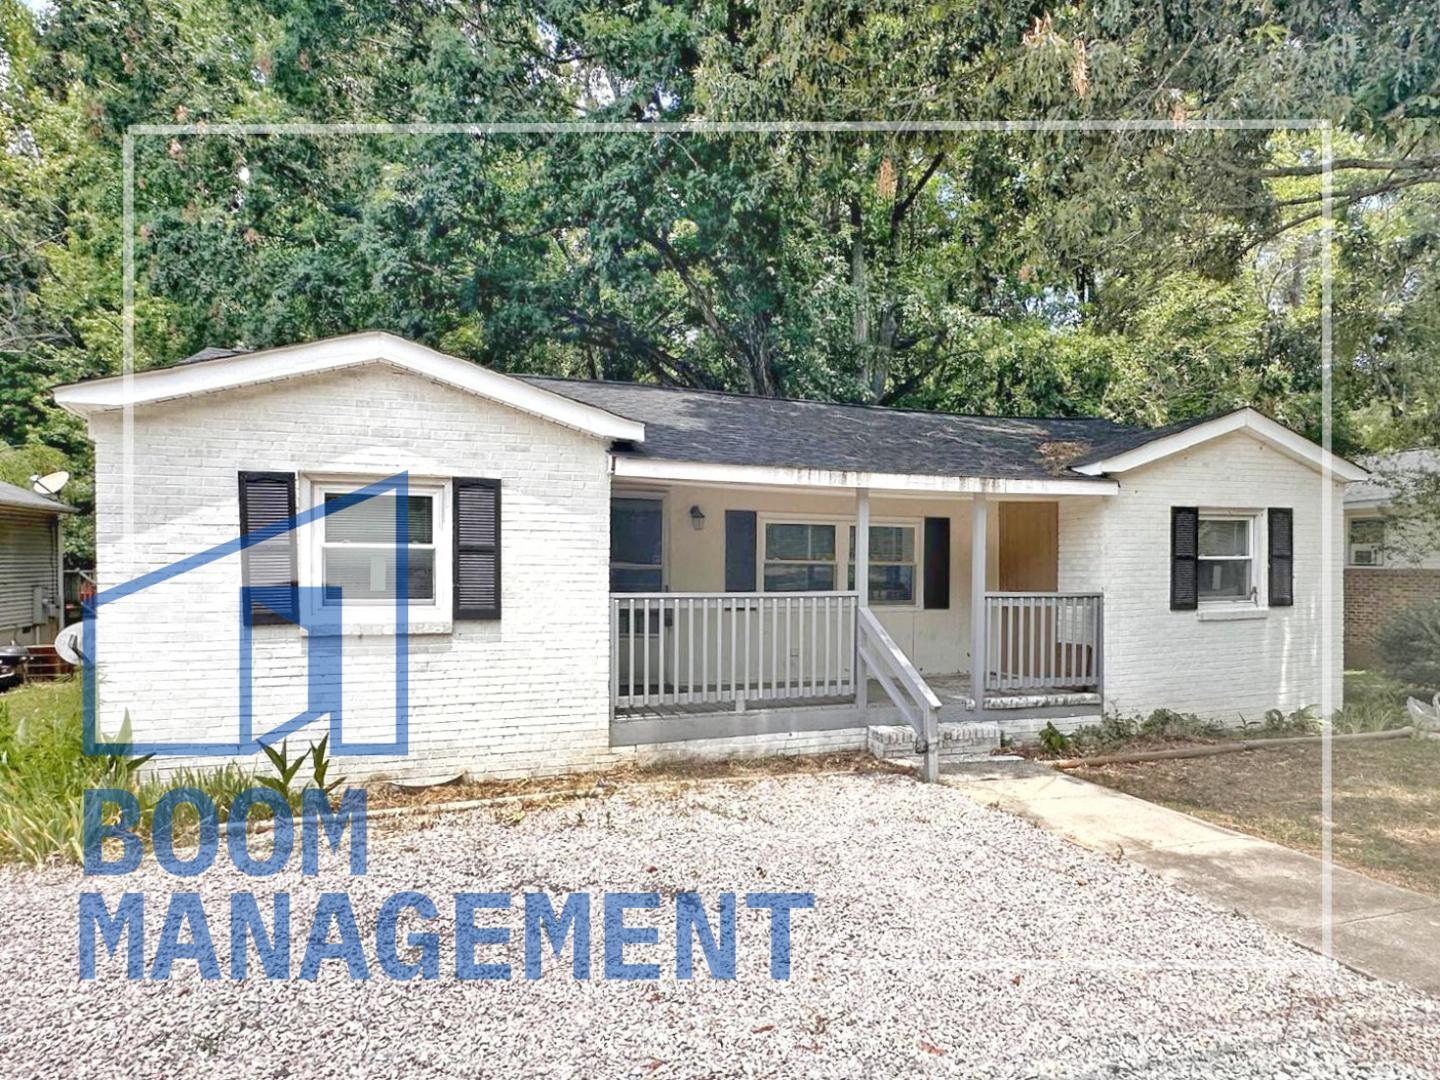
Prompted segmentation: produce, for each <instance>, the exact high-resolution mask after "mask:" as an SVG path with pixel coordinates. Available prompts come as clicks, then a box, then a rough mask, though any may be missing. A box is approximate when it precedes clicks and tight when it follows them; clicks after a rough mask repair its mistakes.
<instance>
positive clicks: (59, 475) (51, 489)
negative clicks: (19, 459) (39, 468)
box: [30, 469, 70, 495]
mask: <svg viewBox="0 0 1440 1080" xmlns="http://www.w3.org/2000/svg"><path fill="white" fill-rule="evenodd" d="M69 482H70V474H69V473H68V472H66V471H65V470H64V469H61V470H60V471H59V472H52V473H46V474H45V475H44V476H32V477H31V478H30V490H31V491H33V492H35V494H36V495H59V494H60V489H61V488H63V487H64V486H65V485H66V484H68V483H69Z"/></svg>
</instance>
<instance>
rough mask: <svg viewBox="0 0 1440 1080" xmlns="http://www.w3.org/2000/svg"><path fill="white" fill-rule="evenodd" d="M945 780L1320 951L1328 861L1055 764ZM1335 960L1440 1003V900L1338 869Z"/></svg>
mask: <svg viewBox="0 0 1440 1080" xmlns="http://www.w3.org/2000/svg"><path fill="white" fill-rule="evenodd" d="M942 779H943V781H944V782H945V783H947V784H949V785H951V786H952V787H955V788H958V789H959V790H961V791H963V792H965V794H967V795H970V796H971V797H972V798H974V799H975V800H976V801H978V802H981V803H984V804H986V805H991V806H997V807H999V808H1000V809H1002V810H1007V811H1009V812H1010V813H1013V814H1017V815H1019V816H1020V817H1023V818H1026V819H1027V820H1029V821H1033V822H1034V823H1035V824H1037V825H1040V826H1042V827H1043V828H1045V829H1047V830H1049V831H1051V832H1054V833H1058V834H1059V835H1061V836H1064V837H1065V838H1067V839H1069V840H1071V841H1073V842H1074V843H1077V844H1080V845H1082V846H1084V847H1088V848H1092V849H1094V850H1096V851H1103V852H1106V853H1107V854H1111V855H1120V856H1123V857H1124V858H1126V859H1129V860H1130V861H1132V862H1136V863H1139V864H1140V865H1141V866H1144V867H1145V868H1146V869H1148V870H1150V871H1151V872H1152V873H1155V874H1158V875H1159V876H1160V877H1162V878H1164V879H1166V880H1167V881H1169V882H1171V883H1172V884H1174V885H1177V886H1179V887H1180V888H1182V889H1184V890H1186V891H1187V892H1190V893H1192V894H1194V895H1196V896H1200V897H1203V898H1205V899H1207V900H1210V901H1212V902H1213V903H1216V904H1220V905H1223V906H1224V907H1228V908H1233V909H1235V910H1236V911H1239V912H1242V913H1243V914H1246V915H1249V916H1252V917H1253V918H1256V919H1259V920H1260V921H1261V922H1263V923H1265V924H1266V925H1267V926H1269V927H1271V928H1272V929H1274V930H1277V931H1279V932H1280V933H1282V934H1285V935H1286V936H1287V937H1289V938H1292V939H1293V940H1295V941H1298V942H1299V943H1300V944H1302V945H1304V946H1306V947H1307V948H1311V949H1314V950H1316V951H1320V949H1321V946H1322V936H1321V935H1322V931H1321V900H1320V891H1321V885H1320V875H1321V863H1320V860H1319V859H1317V858H1315V857H1314V856H1311V855H1305V854H1303V853H1301V852H1298V851H1293V850H1291V849H1290V848H1286V847H1281V846H1280V845H1279V844H1272V843H1270V842H1269V841H1268V840H1259V839H1256V838H1255V837H1253V836H1246V835H1244V834H1243V833H1237V832H1233V831H1231V830H1230V829H1225V828H1221V827H1220V826H1218V825H1211V824H1209V823H1208V822H1204V821H1201V820H1199V819H1198V818H1193V817H1191V816H1190V815H1188V814H1182V813H1179V812H1178V811H1175V810H1167V809H1166V808H1165V807H1163V806H1156V805H1155V804H1154V803H1149V802H1145V801H1144V800H1143V799H1137V798H1135V797H1133V796H1131V795H1125V794H1122V793H1121V792H1118V791H1111V790H1110V789H1109V788H1104V787H1100V786H1099V785H1098V784H1092V783H1089V782H1088V781H1085V780H1081V779H1079V778H1078V777H1075V776H1070V775H1067V774H1065V773H1061V772H1057V771H1055V770H1053V769H1050V768H1046V767H1045V766H1039V765H1031V764H1028V763H1019V762H1016V763H1005V764H1004V765H1000V766H987V765H980V764H977V765H973V766H956V767H953V768H947V769H946V770H945V775H944V776H943V777H942ZM1332 881H1333V893H1332V896H1333V902H1332V905H1331V912H1332V919H1333V923H1332V932H1333V937H1332V950H1331V955H1332V956H1334V958H1335V959H1336V960H1339V961H1340V962H1341V963H1342V964H1345V965H1347V966H1349V967H1352V968H1354V969H1356V970H1357V971H1362V972H1364V973H1365V974H1367V975H1372V976H1375V977H1376V978H1381V979H1388V980H1391V981H1394V982H1403V983H1407V984H1409V985H1410V986H1414V987H1418V988H1420V989H1422V990H1426V991H1428V992H1429V993H1432V994H1440V899H1436V898H1435V897H1431V896H1426V895H1424V894H1423V893H1417V892H1412V891H1411V890H1409V889H1401V888H1398V887H1396V886H1394V885H1385V884H1382V883H1381V882H1378V881H1374V880H1372V879H1370V878H1367V877H1365V876H1364V875H1362V874H1357V873H1355V872H1354V871H1351V870H1346V869H1343V868H1342V867H1339V866H1334V867H1333V869H1332Z"/></svg>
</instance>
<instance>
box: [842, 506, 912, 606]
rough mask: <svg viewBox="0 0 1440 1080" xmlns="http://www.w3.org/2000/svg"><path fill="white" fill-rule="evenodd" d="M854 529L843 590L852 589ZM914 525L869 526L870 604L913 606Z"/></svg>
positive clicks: (852, 528) (853, 586)
mask: <svg viewBox="0 0 1440 1080" xmlns="http://www.w3.org/2000/svg"><path fill="white" fill-rule="evenodd" d="M855 528H856V527H855V526H854V525H851V526H850V536H849V539H850V556H849V574H848V575H847V579H846V581H847V583H846V586H845V587H846V588H847V589H853V588H855ZM917 531H918V530H917V527H916V526H915V525H893V524H880V525H874V524H872V525H871V526H870V603H872V604H878V605H884V604H894V605H906V604H914V603H915V602H916V591H915V581H916V578H917V577H918V571H919V562H918V560H917V558H916V554H915V553H916V550H917V547H916V534H917Z"/></svg>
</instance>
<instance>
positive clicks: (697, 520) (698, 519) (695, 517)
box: [690, 506, 705, 532]
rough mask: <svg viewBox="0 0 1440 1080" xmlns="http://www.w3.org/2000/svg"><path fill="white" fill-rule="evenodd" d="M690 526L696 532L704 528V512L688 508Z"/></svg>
mask: <svg viewBox="0 0 1440 1080" xmlns="http://www.w3.org/2000/svg"><path fill="white" fill-rule="evenodd" d="M690 524H691V525H693V526H694V527H695V531H696V532H699V531H700V530H701V529H703V528H705V511H704V510H701V509H700V507H698V506H692V507H690Z"/></svg>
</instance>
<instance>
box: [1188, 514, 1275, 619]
mask: <svg viewBox="0 0 1440 1080" xmlns="http://www.w3.org/2000/svg"><path fill="white" fill-rule="evenodd" d="M1258 520H1259V518H1258V517H1257V515H1255V514H1237V513H1207V512H1206V511H1204V510H1202V511H1201V512H1200V533H1199V551H1198V555H1199V557H1198V559H1197V566H1196V595H1197V598H1198V599H1199V601H1200V603H1202V604H1204V603H1229V604H1236V603H1250V604H1260V603H1261V602H1262V599H1261V582H1262V575H1261V574H1260V572H1259V565H1260V563H1259V550H1258V549H1259V537H1260V529H1259V528H1258V527H1257V524H1256V523H1257V521H1258Z"/></svg>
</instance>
